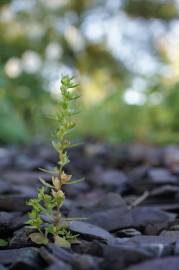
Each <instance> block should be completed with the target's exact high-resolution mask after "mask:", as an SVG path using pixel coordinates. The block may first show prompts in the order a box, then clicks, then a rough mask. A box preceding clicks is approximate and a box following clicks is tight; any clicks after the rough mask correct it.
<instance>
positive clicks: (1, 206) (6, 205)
mask: <svg viewBox="0 0 179 270" xmlns="http://www.w3.org/2000/svg"><path fill="white" fill-rule="evenodd" d="M30 198H31V196H26V195H23V194H15V195H10V194H8V195H0V210H1V211H22V212H25V211H28V210H29V209H30V207H29V206H28V205H27V204H26V202H27V201H28V200H29V199H30Z"/></svg>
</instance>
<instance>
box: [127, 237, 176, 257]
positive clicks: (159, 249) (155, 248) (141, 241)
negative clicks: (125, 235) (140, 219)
mask: <svg viewBox="0 0 179 270" xmlns="http://www.w3.org/2000/svg"><path fill="white" fill-rule="evenodd" d="M177 239H178V237H177V236H175V235H173V236H146V235H139V236H135V237H133V238H131V239H130V240H128V241H126V242H125V243H124V246H127V247H134V248H135V247H137V248H141V249H142V250H145V251H146V252H149V253H150V254H151V256H152V257H160V256H167V255H171V254H173V251H174V247H175V242H176V241H177Z"/></svg>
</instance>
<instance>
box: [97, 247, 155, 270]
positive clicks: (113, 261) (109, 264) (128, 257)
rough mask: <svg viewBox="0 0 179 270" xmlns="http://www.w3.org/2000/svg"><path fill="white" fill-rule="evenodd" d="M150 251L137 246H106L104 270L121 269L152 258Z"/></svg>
mask: <svg viewBox="0 0 179 270" xmlns="http://www.w3.org/2000/svg"><path fill="white" fill-rule="evenodd" d="M151 257H152V256H151V254H150V253H149V252H147V251H145V250H142V249H140V248H137V247H124V246H123V245H121V246H110V245H107V246H105V247H104V260H103V262H102V263H101V269H103V270H109V269H113V270H119V269H124V268H125V267H127V266H129V265H131V264H135V263H139V262H141V261H144V260H147V259H150V258H151Z"/></svg>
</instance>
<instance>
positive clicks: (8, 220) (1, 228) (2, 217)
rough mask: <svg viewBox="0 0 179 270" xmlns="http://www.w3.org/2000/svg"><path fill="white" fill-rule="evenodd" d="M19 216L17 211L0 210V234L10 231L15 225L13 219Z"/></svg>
mask: <svg viewBox="0 0 179 270" xmlns="http://www.w3.org/2000/svg"><path fill="white" fill-rule="evenodd" d="M19 216H20V213H19V212H12V213H8V212H0V235H4V234H5V235H6V234H8V233H10V232H12V231H13V230H14V229H15V227H16V226H14V225H15V224H14V221H15V220H16V219H17V218H18V217H19Z"/></svg>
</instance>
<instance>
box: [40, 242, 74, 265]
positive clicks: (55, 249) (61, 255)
mask: <svg viewBox="0 0 179 270" xmlns="http://www.w3.org/2000/svg"><path fill="white" fill-rule="evenodd" d="M47 247H48V250H49V251H50V252H51V253H52V254H53V255H54V256H55V257H56V258H57V259H58V260H61V261H63V262H65V263H68V264H72V262H73V254H72V253H71V252H70V250H68V251H67V250H66V249H63V248H61V247H59V246H57V245H55V244H52V243H50V244H48V246H47ZM41 250H42V251H43V249H41ZM41 255H42V256H43V252H42V253H41ZM45 256H46V255H45ZM45 256H44V257H43V258H44V259H45Z"/></svg>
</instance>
